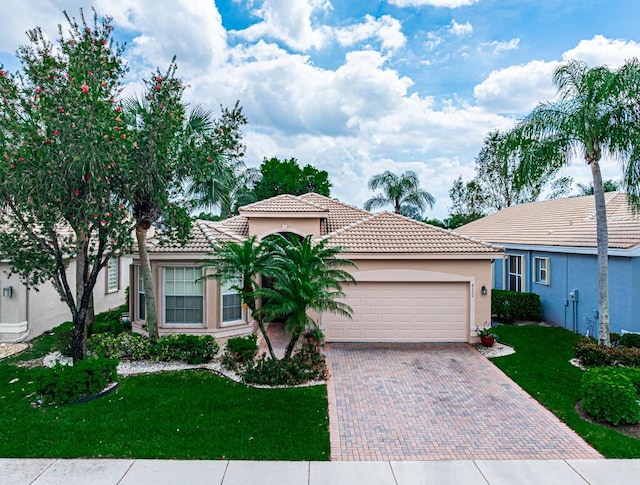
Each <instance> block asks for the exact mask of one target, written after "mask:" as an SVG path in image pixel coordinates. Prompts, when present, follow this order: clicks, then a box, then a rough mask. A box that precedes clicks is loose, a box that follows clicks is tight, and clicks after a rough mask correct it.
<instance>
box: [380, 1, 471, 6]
mask: <svg viewBox="0 0 640 485" xmlns="http://www.w3.org/2000/svg"><path fill="white" fill-rule="evenodd" d="M479 1H480V0H389V3H390V4H392V5H396V6H397V7H424V6H429V7H445V8H458V7H467V6H469V5H473V4H474V3H478V2H479Z"/></svg>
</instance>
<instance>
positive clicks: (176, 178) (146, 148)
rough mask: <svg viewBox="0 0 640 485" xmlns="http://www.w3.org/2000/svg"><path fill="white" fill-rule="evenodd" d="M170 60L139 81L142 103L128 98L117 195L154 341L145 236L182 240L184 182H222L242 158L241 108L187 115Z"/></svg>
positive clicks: (187, 207)
mask: <svg viewBox="0 0 640 485" xmlns="http://www.w3.org/2000/svg"><path fill="white" fill-rule="evenodd" d="M176 70H177V65H176V63H175V59H174V60H173V61H172V62H171V64H170V66H169V69H168V70H167V71H166V72H165V73H162V72H161V71H160V70H157V71H156V72H155V73H154V74H153V75H152V76H151V78H150V79H149V80H145V81H144V82H145V85H146V93H145V95H144V98H143V99H142V100H138V99H135V98H133V99H129V100H128V101H127V103H126V106H125V108H126V109H125V114H126V123H127V126H128V127H129V134H130V136H131V139H132V140H133V143H132V144H131V145H130V153H129V154H128V166H127V167H128V170H127V177H128V179H129V181H130V182H129V183H128V184H127V185H126V186H125V191H124V192H123V193H122V194H121V195H122V197H123V198H124V199H126V200H127V201H128V205H129V206H130V207H131V210H132V213H133V215H134V218H135V228H136V238H137V242H138V251H139V254H140V270H141V273H142V279H143V282H144V288H145V320H146V324H147V331H148V333H149V337H151V338H156V337H157V336H158V326H157V316H156V305H155V298H154V287H153V279H152V277H151V263H150V261H149V255H148V253H147V232H148V231H149V229H150V228H151V226H152V224H154V223H159V224H160V225H161V226H162V231H161V233H160V232H159V233H158V234H161V235H162V237H163V238H166V239H170V240H173V241H176V240H177V241H183V242H184V241H186V239H187V237H188V236H189V233H190V229H191V222H192V218H191V217H190V215H189V212H190V211H191V209H193V206H194V204H192V203H191V202H190V201H189V200H187V199H185V197H184V196H183V192H184V188H185V185H186V182H187V181H189V180H190V181H192V182H193V181H195V183H201V181H203V180H212V179H214V180H215V179H223V178H224V177H226V176H227V174H228V173H229V172H230V170H231V168H230V167H229V161H230V160H232V159H235V158H240V157H241V156H242V155H243V146H242V144H241V140H242V135H241V132H240V127H241V126H242V125H243V124H244V123H246V119H245V118H244V116H243V114H242V109H241V108H240V106H239V105H238V104H236V105H235V106H234V107H233V108H232V109H226V108H223V109H222V114H221V116H220V118H218V119H214V118H213V115H212V113H211V112H210V111H208V110H206V109H203V108H202V107H200V106H196V107H194V108H193V109H192V110H191V111H190V112H189V113H188V114H187V106H186V103H185V101H184V100H183V99H182V96H183V92H184V86H183V84H182V81H181V80H180V79H179V78H178V77H176Z"/></svg>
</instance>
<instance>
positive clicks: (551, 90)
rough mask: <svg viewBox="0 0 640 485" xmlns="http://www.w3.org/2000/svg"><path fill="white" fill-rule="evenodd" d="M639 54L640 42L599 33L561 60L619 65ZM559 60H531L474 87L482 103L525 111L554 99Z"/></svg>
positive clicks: (503, 110) (502, 109) (503, 109)
mask: <svg viewBox="0 0 640 485" xmlns="http://www.w3.org/2000/svg"><path fill="white" fill-rule="evenodd" d="M632 57H640V44H638V43H637V42H634V41H623V40H620V39H607V38H606V37H603V36H601V35H596V36H595V37H593V38H592V39H590V40H582V41H580V43H579V44H578V45H577V46H576V47H575V48H573V49H570V50H568V51H566V52H564V53H563V54H562V62H566V61H568V60H569V59H579V60H583V61H585V62H586V63H587V64H589V65H591V66H596V65H603V64H606V65H608V66H610V67H612V68H616V67H619V66H620V65H622V64H623V63H624V61H625V60H627V59H630V58H632ZM559 64H560V61H549V62H545V61H531V62H528V63H526V64H521V65H517V66H509V67H507V68H504V69H500V70H496V71H493V72H491V74H489V76H488V77H487V78H486V79H485V80H484V81H483V82H482V83H480V84H478V85H477V86H476V87H475V88H474V91H473V92H474V95H475V98H476V102H477V104H478V105H479V106H482V107H484V108H486V109H490V110H495V111H497V112H501V113H511V114H526V113H528V112H529V111H530V110H531V109H533V108H534V107H535V106H536V105H537V104H538V103H539V102H543V101H549V100H553V99H554V98H555V96H556V89H555V87H554V86H553V83H552V77H553V71H554V69H555V68H556V67H558V65H559Z"/></svg>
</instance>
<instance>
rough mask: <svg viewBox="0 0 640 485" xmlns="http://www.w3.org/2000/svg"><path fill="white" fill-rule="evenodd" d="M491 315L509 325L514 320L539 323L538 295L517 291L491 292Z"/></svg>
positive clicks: (540, 312)
mask: <svg viewBox="0 0 640 485" xmlns="http://www.w3.org/2000/svg"><path fill="white" fill-rule="evenodd" d="M491 313H492V314H493V315H496V316H497V318H498V321H499V322H505V323H509V322H514V321H516V320H532V321H535V322H539V321H541V320H542V306H541V304H540V295H538V294H536V293H522V292H519V291H507V290H492V291H491Z"/></svg>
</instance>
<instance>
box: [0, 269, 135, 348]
mask: <svg viewBox="0 0 640 485" xmlns="http://www.w3.org/2000/svg"><path fill="white" fill-rule="evenodd" d="M130 265H131V258H130V257H127V258H124V257H120V258H113V259H111V260H110V262H109V266H108V268H106V269H104V270H102V271H101V272H100V275H98V281H97V283H96V286H95V289H94V290H93V297H94V306H95V312H96V313H100V312H103V311H106V310H109V309H112V308H116V307H118V306H120V305H123V304H124V303H125V289H126V287H127V284H128V283H129V267H130ZM9 273H10V271H9V265H8V264H7V263H6V262H0V289H1V291H2V292H1V293H0V342H17V341H22V340H28V339H31V338H33V337H37V336H38V335H40V334H42V333H43V332H45V331H47V330H51V329H52V328H53V327H55V326H56V325H59V324H60V323H62V322H65V321H68V320H71V311H70V310H69V307H68V306H67V305H66V303H64V302H63V301H62V300H61V299H60V295H59V294H58V292H57V291H56V290H55V289H54V288H53V285H52V284H51V283H49V282H47V283H45V284H43V285H40V286H39V287H38V289H37V290H36V289H34V288H27V287H26V286H25V285H24V284H23V283H22V282H20V279H19V278H18V277H17V276H16V275H13V276H11V277H10V276H9ZM67 277H68V278H69V285H71V287H72V288H75V284H76V283H75V281H76V280H75V262H74V261H71V262H70V263H69V267H68V268H67Z"/></svg>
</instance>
